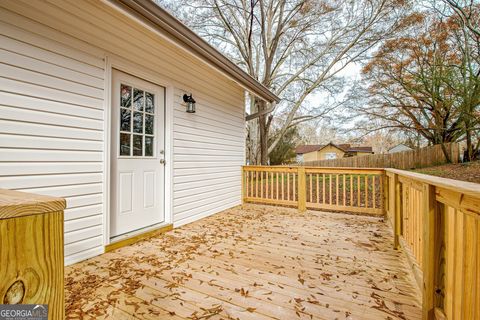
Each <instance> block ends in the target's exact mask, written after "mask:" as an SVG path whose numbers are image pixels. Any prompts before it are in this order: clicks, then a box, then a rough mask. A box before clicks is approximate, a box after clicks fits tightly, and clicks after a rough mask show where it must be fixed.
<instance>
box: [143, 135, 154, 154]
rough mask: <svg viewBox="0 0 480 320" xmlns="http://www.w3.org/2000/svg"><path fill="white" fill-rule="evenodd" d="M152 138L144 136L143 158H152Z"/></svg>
mask: <svg viewBox="0 0 480 320" xmlns="http://www.w3.org/2000/svg"><path fill="white" fill-rule="evenodd" d="M153 140H154V139H153V137H149V136H145V157H152V156H153Z"/></svg>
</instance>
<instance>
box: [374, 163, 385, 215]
mask: <svg viewBox="0 0 480 320" xmlns="http://www.w3.org/2000/svg"><path fill="white" fill-rule="evenodd" d="M380 177H381V178H380V199H381V209H382V215H383V216H384V218H385V219H388V217H387V208H388V206H387V201H388V199H389V195H388V185H387V181H388V180H387V172H386V171H385V170H383V172H382V175H381V176H380ZM373 192H375V191H373Z"/></svg>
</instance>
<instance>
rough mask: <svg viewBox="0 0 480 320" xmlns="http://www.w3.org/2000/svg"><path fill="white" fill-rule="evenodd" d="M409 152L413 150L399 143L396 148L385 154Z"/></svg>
mask: <svg viewBox="0 0 480 320" xmlns="http://www.w3.org/2000/svg"><path fill="white" fill-rule="evenodd" d="M410 150H413V149H412V148H410V147H408V146H406V145H404V144H403V143H399V144H397V145H396V146H394V147H392V148H390V149H388V151H387V153H397V152H403V151H410Z"/></svg>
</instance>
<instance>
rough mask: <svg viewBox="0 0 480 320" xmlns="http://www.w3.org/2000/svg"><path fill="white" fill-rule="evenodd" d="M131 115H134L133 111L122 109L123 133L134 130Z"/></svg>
mask: <svg viewBox="0 0 480 320" xmlns="http://www.w3.org/2000/svg"><path fill="white" fill-rule="evenodd" d="M131 115H132V111H130V110H128V109H123V108H120V130H121V131H128V132H130V131H131V130H132V126H131V123H132V121H131Z"/></svg>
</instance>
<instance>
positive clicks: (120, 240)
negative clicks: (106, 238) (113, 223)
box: [105, 223, 173, 252]
mask: <svg viewBox="0 0 480 320" xmlns="http://www.w3.org/2000/svg"><path fill="white" fill-rule="evenodd" d="M172 229H173V224H171V223H169V224H162V225H154V226H150V227H147V228H143V229H140V230H136V231H133V232H129V233H125V234H122V235H120V236H117V237H115V238H112V239H110V240H113V242H111V243H109V244H107V245H106V246H105V252H110V251H113V250H115V249H118V248H121V247H126V246H129V245H131V244H134V243H136V242H138V241H141V240H145V239H148V238H151V237H153V236H156V235H158V234H161V233H164V232H167V231H170V230H172Z"/></svg>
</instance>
